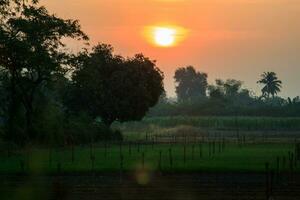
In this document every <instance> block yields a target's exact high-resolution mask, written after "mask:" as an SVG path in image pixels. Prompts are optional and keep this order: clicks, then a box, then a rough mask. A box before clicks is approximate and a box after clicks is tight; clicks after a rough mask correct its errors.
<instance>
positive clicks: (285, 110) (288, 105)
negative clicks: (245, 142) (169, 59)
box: [149, 66, 300, 117]
mask: <svg viewBox="0 0 300 200" xmlns="http://www.w3.org/2000/svg"><path fill="white" fill-rule="evenodd" d="M207 78H208V75H207V74H206V73H203V72H198V71H197V70H196V69H195V68H194V67H193V66H187V67H182V68H178V69H177V70H176V72H175V75H174V80H175V83H176V95H177V97H176V99H170V98H167V97H166V95H164V96H162V97H161V99H160V101H159V104H158V105H157V106H155V107H154V108H153V109H151V112H150V113H149V116H172V115H215V116H218V115H221V116H235V115H239V116H274V117H276V116H300V98H299V97H295V98H293V99H291V98H287V99H284V98H281V97H279V96H277V95H278V93H279V92H280V91H281V88H282V81H281V80H279V79H278V77H277V74H276V73H275V72H264V73H263V74H262V75H261V77H260V79H259V80H258V81H257V83H258V84H260V85H261V86H262V89H261V95H260V96H256V95H255V94H254V92H252V91H250V90H249V89H247V88H245V87H244V86H243V82H242V81H239V80H234V79H227V80H221V79H217V80H216V81H215V84H212V85H209V84H208V81H207Z"/></svg>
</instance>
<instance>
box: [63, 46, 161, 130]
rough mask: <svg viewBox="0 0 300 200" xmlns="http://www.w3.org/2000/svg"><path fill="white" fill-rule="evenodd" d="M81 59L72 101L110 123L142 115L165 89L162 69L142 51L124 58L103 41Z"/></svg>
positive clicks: (137, 117) (74, 104) (136, 118)
mask: <svg viewBox="0 0 300 200" xmlns="http://www.w3.org/2000/svg"><path fill="white" fill-rule="evenodd" d="M80 59H81V61H82V62H79V63H80V65H79V66H78V68H77V70H76V71H75V72H74V75H73V77H72V80H73V82H74V88H73V94H74V95H72V96H73V99H71V100H70V101H69V102H70V105H71V106H72V104H73V110H78V108H81V109H83V110H87V111H88V112H89V113H90V114H91V116H93V117H94V118H96V117H101V119H102V121H103V122H104V123H105V124H106V125H108V126H110V124H111V123H112V122H114V121H120V122H124V121H130V120H140V119H142V118H143V117H144V115H145V114H146V112H147V111H148V109H149V108H150V107H153V106H154V105H155V104H156V103H157V102H158V100H159V97H160V96H161V94H162V93H163V91H164V90H163V82H162V81H163V74H162V72H161V71H160V70H159V69H158V68H157V67H156V65H155V62H154V61H151V60H150V59H149V58H147V57H145V56H143V55H142V54H138V55H136V56H135V57H133V58H127V59H125V58H123V57H121V56H118V55H114V54H113V48H112V47H111V46H110V45H105V44H100V45H98V46H96V47H94V49H93V52H91V53H86V54H85V55H81V57H80ZM72 102H73V103H72Z"/></svg>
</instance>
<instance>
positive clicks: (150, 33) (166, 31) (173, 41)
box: [143, 25, 188, 48]
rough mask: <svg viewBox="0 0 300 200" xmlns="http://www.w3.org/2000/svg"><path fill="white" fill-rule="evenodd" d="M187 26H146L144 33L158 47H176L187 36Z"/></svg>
mask: <svg viewBox="0 0 300 200" xmlns="http://www.w3.org/2000/svg"><path fill="white" fill-rule="evenodd" d="M187 33H188V30H187V29H186V28H183V27H180V26H175V25H156V26H155V25H154V26H145V27H144V29H143V35H144V37H145V39H146V40H147V41H148V42H149V43H150V44H152V45H154V46H156V47H162V48H167V47H174V46H177V45H178V44H179V43H180V42H182V41H183V40H184V39H185V38H186V36H187Z"/></svg>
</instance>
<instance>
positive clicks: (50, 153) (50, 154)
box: [49, 147, 52, 167]
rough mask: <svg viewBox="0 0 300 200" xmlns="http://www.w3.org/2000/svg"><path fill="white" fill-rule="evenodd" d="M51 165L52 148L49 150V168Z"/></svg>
mask: <svg viewBox="0 0 300 200" xmlns="http://www.w3.org/2000/svg"><path fill="white" fill-rule="evenodd" d="M51 165H52V147H50V148H49V166H50V167H51Z"/></svg>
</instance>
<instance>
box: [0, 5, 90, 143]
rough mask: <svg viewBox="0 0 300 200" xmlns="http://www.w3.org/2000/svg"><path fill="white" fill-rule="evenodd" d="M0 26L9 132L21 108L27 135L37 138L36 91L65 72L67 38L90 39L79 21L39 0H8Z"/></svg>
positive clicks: (10, 132) (1, 58)
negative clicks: (54, 11) (52, 10)
mask: <svg viewBox="0 0 300 200" xmlns="http://www.w3.org/2000/svg"><path fill="white" fill-rule="evenodd" d="M4 3H5V4H4V6H2V7H1V8H2V9H1V10H2V12H3V13H4V14H3V16H4V17H3V18H2V19H1V24H0V25H1V26H0V66H1V68H2V69H3V71H4V73H5V74H6V75H7V79H8V82H9V93H10V94H9V105H8V132H9V133H8V134H13V132H15V130H14V126H15V124H16V120H15V118H16V117H15V116H16V113H17V112H18V110H16V108H18V107H19V104H22V107H23V109H24V112H25V120H26V138H27V139H29V138H30V139H35V138H36V135H37V132H36V130H34V125H33V120H34V115H35V113H36V112H37V110H36V109H35V107H34V105H35V100H36V98H37V94H38V93H39V92H40V91H43V87H45V85H47V83H48V82H50V81H51V80H52V76H53V74H55V73H64V72H65V71H66V67H67V66H68V65H69V64H70V60H71V58H72V54H70V53H68V52H66V51H64V50H63V48H64V47H65V44H64V43H63V42H62V39H64V38H73V39H79V40H81V39H83V40H86V39H88V38H87V36H86V35H85V34H84V33H83V32H82V31H81V30H80V25H79V23H78V21H76V20H69V19H68V20H64V19H61V18H59V17H56V16H55V15H51V14H49V13H48V11H47V9H46V8H45V7H39V6H38V5H37V4H36V3H37V1H32V2H31V1H28V2H27V1H22V2H21V3H18V1H15V3H13V2H12V1H5V2H4Z"/></svg>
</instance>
